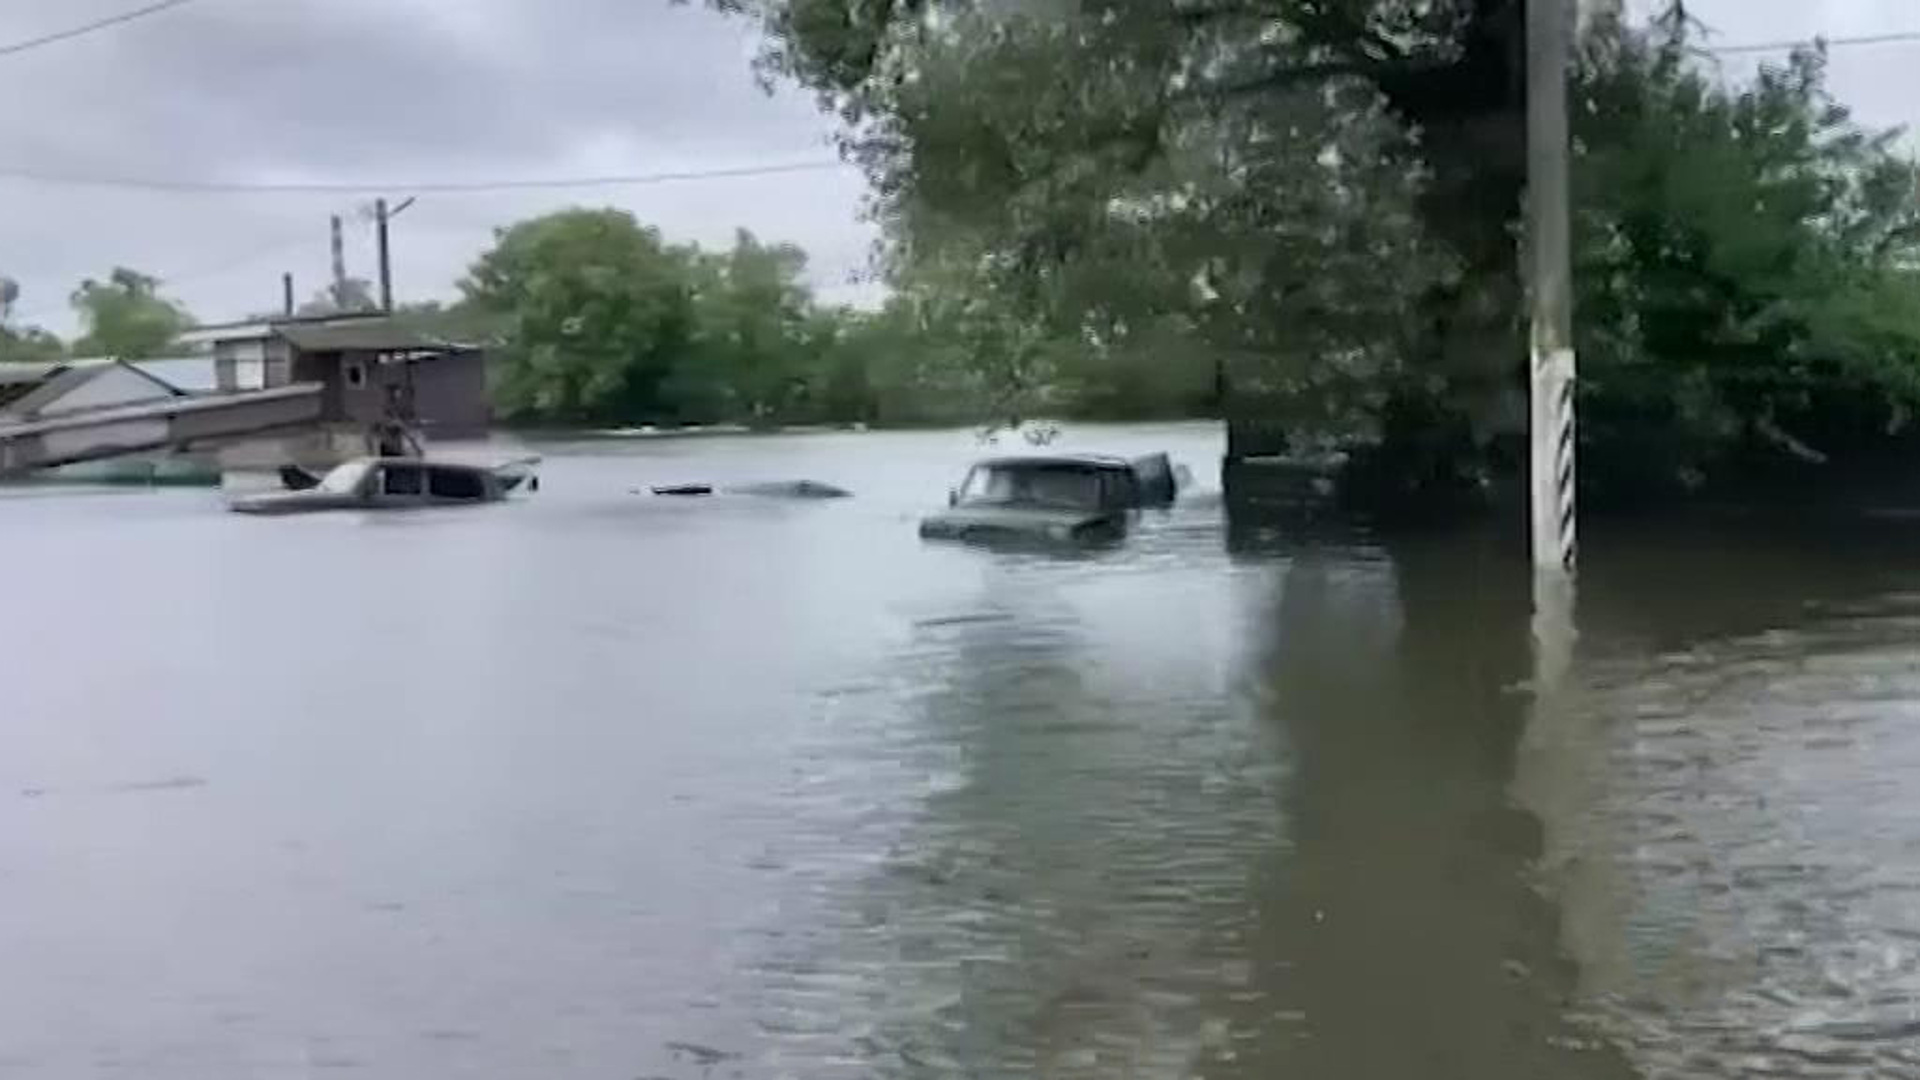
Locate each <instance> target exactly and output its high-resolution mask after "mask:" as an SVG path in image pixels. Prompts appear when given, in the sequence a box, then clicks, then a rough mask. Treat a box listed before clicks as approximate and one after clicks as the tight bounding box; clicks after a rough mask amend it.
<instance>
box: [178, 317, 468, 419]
mask: <svg viewBox="0 0 1920 1080" xmlns="http://www.w3.org/2000/svg"><path fill="white" fill-rule="evenodd" d="M189 339H190V340H197V341H200V342H204V343H208V344H211V346H212V348H213V354H214V362H215V366H216V370H217V372H218V379H219V385H220V387H221V388H222V389H246V388H250V387H253V386H263V387H271V386H283V385H287V384H289V383H298V382H316V383H320V384H322V385H323V386H324V387H325V388H326V390H325V394H324V398H323V406H322V408H323V416H324V417H325V419H326V420H328V421H332V422H336V423H350V424H357V425H361V426H366V427H372V426H375V425H380V424H384V423H387V422H390V421H392V420H395V419H398V420H401V421H403V422H405V423H408V424H411V425H417V426H418V427H419V428H420V429H421V430H423V431H424V432H425V433H426V434H427V435H429V436H430V437H436V438H467V437H472V436H476V435H481V434H484V433H485V432H486V429H487V426H488V423H489V422H490V420H491V410H490V407H489V404H488V399H487V379H486V355H485V353H484V351H483V350H481V349H478V348H475V347H472V346H467V345H461V344H458V343H455V342H450V341H445V340H441V339H439V338H435V337H433V336H431V335H428V334H425V333H422V332H421V331H419V330H417V329H415V328H413V327H411V326H408V325H406V324H404V323H402V322H400V321H398V320H395V319H393V318H390V317H388V316H385V315H378V314H374V315H366V314H359V315H346V316H331V317H327V318H318V319H284V320H273V321H269V322H263V323H249V324H239V325H236V326H232V327H208V328H204V329H202V330H200V331H196V332H194V333H192V334H190V335H189Z"/></svg>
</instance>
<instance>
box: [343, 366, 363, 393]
mask: <svg viewBox="0 0 1920 1080" xmlns="http://www.w3.org/2000/svg"><path fill="white" fill-rule="evenodd" d="M347 385H348V386H354V387H359V386H365V385H367V369H366V368H365V367H362V366H361V365H359V364H348V365H347Z"/></svg>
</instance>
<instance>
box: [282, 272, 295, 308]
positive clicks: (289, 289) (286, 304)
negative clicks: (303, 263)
mask: <svg viewBox="0 0 1920 1080" xmlns="http://www.w3.org/2000/svg"><path fill="white" fill-rule="evenodd" d="M280 310H281V312H282V313H283V314H285V315H286V317H287V318H289V319H291V318H293V274H292V273H284V274H281V275H280Z"/></svg>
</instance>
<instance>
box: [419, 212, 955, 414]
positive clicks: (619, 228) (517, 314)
mask: <svg viewBox="0 0 1920 1080" xmlns="http://www.w3.org/2000/svg"><path fill="white" fill-rule="evenodd" d="M806 263H807V259H806V254H805V253H804V252H803V251H801V250H800V249H799V248H796V247H793V246H791V245H786V244H768V243H763V242H762V241H761V240H759V239H758V238H756V237H755V236H753V235H752V234H751V233H748V232H745V231H741V232H739V233H738V234H737V235H736V236H735V239H734V243H733V246H732V247H731V248H729V249H727V250H726V251H722V252H709V251H703V250H701V249H699V248H697V247H693V246H674V245H669V244H667V243H665V242H664V241H663V240H662V239H661V238H660V236H659V234H658V233H657V232H655V231H654V230H652V229H650V228H646V227H644V226H641V225H640V224H639V223H638V222H636V221H635V220H634V219H633V218H632V216H631V215H629V214H627V213H626V212H625V211H620V210H567V211H562V212H559V213H556V214H550V215H547V216H545V217H540V218H534V219H532V220H529V221H524V222H520V223H519V224H516V225H514V226H512V227H510V228H507V229H504V230H502V231H501V232H500V233H499V234H498V237H497V241H496V243H495V245H494V247H493V248H492V250H490V251H488V252H487V253H485V254H484V255H483V256H482V257H481V258H480V260H479V261H478V262H476V263H475V265H474V267H473V269H472V271H471V272H470V273H469V275H468V277H467V279H466V281H465V282H464V283H463V285H462V289H463V292H464V299H463V300H462V302H461V303H460V304H458V305H455V306H454V307H453V308H451V309H446V310H434V311H423V312H415V313H413V314H412V316H410V317H414V318H416V319H424V320H426V323H425V325H430V326H435V327H438V328H439V330H440V332H443V333H445V334H446V336H451V337H460V338H466V339H476V338H477V339H480V340H486V341H490V342H492V343H494V344H495V346H496V357H497V359H496V362H495V365H494V368H495V370H494V376H495V395H496V405H497V406H498V407H499V409H500V411H501V414H502V415H503V416H505V417H507V418H509V419H512V420H516V421H519V422H523V423H551V424H579V423H605V424H681V423H715V422H736V423H749V424H771V423H825V422H842V423H852V422H862V423H927V422H948V423H965V422H970V421H972V420H974V419H975V418H977V416H978V415H979V406H978V405H977V404H976V394H975V391H976V390H977V383H976V382H975V381H973V380H969V379H966V378H962V377H955V375H954V373H955V372H956V371H958V369H960V368H961V367H962V364H961V361H960V359H959V354H958V350H957V348H956V347H955V346H953V345H952V344H950V343H948V342H946V341H943V340H940V339H938V337H937V336H938V335H940V334H943V333H948V334H950V333H951V326H950V325H949V323H950V320H949V321H948V323H943V322H941V321H940V320H939V319H937V318H931V317H927V316H926V315H925V314H924V313H923V311H922V309H921V307H920V306H919V305H918V304H916V303H915V302H914V300H913V299H912V298H911V297H909V296H906V295H902V296H899V297H896V298H895V299H894V300H893V301H892V302H891V303H890V304H889V305H888V307H887V308H886V309H885V310H883V311H880V312H859V311H854V310H850V309H845V308H837V307H829V306H824V305H822V304H820V303H819V302H818V301H817V300H816V299H815V298H814V296H813V294H812V292H811V290H810V289H809V288H808V287H807V285H806V283H805V276H804V275H805V270H806Z"/></svg>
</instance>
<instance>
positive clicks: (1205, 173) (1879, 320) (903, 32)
mask: <svg viewBox="0 0 1920 1080" xmlns="http://www.w3.org/2000/svg"><path fill="white" fill-rule="evenodd" d="M717 3H718V4H719V6H721V7H723V8H728V9H731V10H735V11H741V12H745V13H747V14H748V15H750V16H752V17H755V18H758V19H759V20H761V21H762V23H763V25H764V27H765V29H766V31H767V42H768V47H767V51H766V53H765V55H764V61H765V63H766V64H767V66H768V67H769V68H770V70H772V71H773V72H775V73H778V74H781V75H785V76H790V77H792V78H795V79H797V80H798V81H799V82H801V83H802V84H803V85H806V86H809V87H811V88H813V89H814V90H816V91H817V92H818V93H819V94H820V95H821V97H822V99H823V101H824V102H826V103H827V104H828V105H830V106H831V107H832V108H833V109H834V110H836V111H837V112H838V114H839V115H840V116H841V117H842V118H843V119H844V120H845V122H846V132H847V135H846V142H847V146H848V149H849V150H850V152H851V153H852V154H853V155H854V156H855V157H856V158H857V160H859V161H860V162H862V163H863V165H864V166H865V167H866V169H867V171H868V173H869V175H870V176H871V177H872V178H873V180H874V182H875V185H876V188H877V190H878V198H877V202H878V209H879V211H880V214H881V217H882V220H883V222H884V223H885V225H886V226H887V228H888V235H889V239H890V241H891V245H892V267H891V269H892V271H893V274H894V278H895V281H896V283H897V284H899V285H900V286H901V287H902V288H903V289H905V290H908V291H913V290H916V289H926V290H930V291H933V292H937V293H939V294H941V295H942V296H943V297H944V299H943V300H942V303H944V304H946V305H947V306H948V307H950V308H954V309H957V310H958V312H959V313H960V321H961V323H962V324H963V325H964V326H966V327H967V331H968V332H967V334H966V335H963V336H965V337H967V338H968V339H969V340H971V341H972V342H974V343H975V347H974V348H972V349H971V350H970V351H969V356H968V359H969V362H970V363H971V365H972V368H973V370H974V371H975V372H976V373H977V374H978V375H979V377H980V379H981V381H982V382H983V383H984V384H985V385H986V386H987V387H989V388H990V392H989V395H988V396H989V397H994V398H996V399H997V400H999V401H1000V404H999V405H997V406H996V407H1003V408H1019V407H1032V406H1031V405H1030V404H1029V405H1026V406H1021V405H1019V404H1017V403H1019V402H1028V403H1030V402H1032V401H1034V400H1035V399H1038V400H1040V401H1042V402H1044V401H1045V399H1046V396H1047V395H1048V394H1049V393H1057V392H1058V391H1059V389H1060V388H1061V387H1062V386H1067V385H1072V384H1074V382H1075V381H1076V379H1078V378H1081V377H1083V376H1086V375H1093V376H1095V377H1100V376H1106V377H1112V376H1113V375H1114V373H1117V372H1121V371H1128V370H1132V371H1134V372H1136V373H1137V374H1139V375H1142V376H1144V375H1147V374H1149V373H1152V374H1163V375H1164V374H1166V373H1168V372H1173V373H1175V374H1174V375H1173V376H1172V377H1170V382H1171V384H1172V385H1171V386H1170V387H1168V388H1165V389H1162V390H1160V391H1157V392H1154V393H1153V395H1152V396H1159V395H1162V394H1171V395H1174V396H1178V395H1180V394H1181V393H1182V392H1183V391H1182V390H1180V389H1179V388H1180V387H1187V386H1191V385H1194V384H1196V383H1197V382H1198V381H1199V379H1198V378H1197V377H1196V376H1195V373H1194V372H1193V371H1192V370H1191V369H1192V368H1193V367H1195V366H1201V367H1214V368H1217V369H1218V370H1220V371H1221V372H1222V373H1223V374H1224V375H1225V376H1226V378H1227V381H1228V382H1230V383H1231V384H1232V385H1233V387H1234V389H1235V395H1234V399H1235V400H1236V401H1238V402H1240V403H1242V404H1243V405H1244V406H1246V407H1249V408H1252V409H1255V410H1257V411H1259V412H1261V413H1263V414H1267V415H1270V416H1275V417H1278V418H1280V419H1283V420H1284V421H1285V423H1286V424H1287V426H1289V427H1290V428H1291V429H1293V430H1295V431H1296V432H1305V433H1315V432H1318V433H1322V434H1327V435H1331V436H1334V437H1337V438H1340V439H1342V440H1344V441H1347V442H1349V443H1351V442H1353V441H1354V440H1356V439H1358V440H1359V441H1360V442H1362V443H1370V444H1374V445H1376V446H1379V447H1380V448H1381V450H1380V452H1379V453H1377V454H1375V455H1374V456H1375V458H1376V459H1377V460H1376V465H1377V466H1378V468H1376V470H1375V475H1396V476H1401V477H1418V478H1420V482H1423V483H1424V482H1429V481H1431V482H1433V483H1436V484H1441V485H1445V484H1449V483H1455V482H1458V481H1460V480H1462V479H1467V478H1470V477H1471V476H1472V475H1474V474H1476V473H1479V472H1480V471H1481V470H1483V469H1484V468H1486V467H1487V465H1488V464H1489V462H1490V461H1494V460H1497V459H1498V457H1499V455H1498V454H1497V453H1495V451H1497V449H1498V441H1497V438H1496V437H1497V436H1498V435H1500V434H1501V433H1502V432H1517V431H1519V430H1520V429H1521V427H1522V425H1523V423H1524V403H1523V399H1522V397H1521V394H1520V391H1521V388H1522V387H1523V386H1524V381H1523V372H1524V336H1523V333H1522V328H1523V326H1524V321H1525V320H1524V312H1523V309H1522V300H1523V294H1522V291H1521V289H1520V287H1519V282H1518V277H1517V273H1516V266H1517V255H1518V252H1519V246H1520V240H1521V231H1522V230H1521V227H1520V226H1521V223H1520V215H1521V211H1522V208H1523V207H1522V196H1523V194H1524V190H1523V189H1524V180H1525V135H1526V126H1525V99H1524V78H1523V74H1524V70H1523V69H1524V55H1525V54H1524V36H1525V35H1524V21H1523V7H1524V5H1523V4H1522V3H1521V2H1520V0H1010V2H1007V0H993V2H987V0H717ZM1692 32H1693V26H1692V24H1691V23H1690V22H1689V21H1688V20H1687V19H1686V17H1685V15H1684V12H1683V11H1680V10H1678V6H1677V5H1676V10H1675V11H1673V12H1671V13H1669V15H1668V16H1667V17H1666V18H1664V19H1662V20H1659V21H1657V22H1656V23H1655V24H1654V25H1653V27H1652V28H1650V29H1648V30H1644V31H1641V30H1634V29H1630V28H1628V27H1626V26H1625V25H1624V24H1623V23H1622V22H1621V21H1620V20H1619V19H1617V18H1605V17H1603V18H1601V19H1600V20H1598V22H1597V23H1596V24H1595V25H1593V26H1591V27H1590V28H1589V29H1588V31H1587V34H1586V38H1585V40H1584V44H1583V48H1582V53H1581V57H1580V60H1581V66H1580V70H1579V72H1578V73H1577V74H1576V76H1575V83H1576V85H1575V87H1574V90H1575V96H1574V101H1575V103H1576V105H1577V106H1578V107H1577V108H1576V109H1575V116H1574V122H1575V129H1576V131H1575V135H1576V143H1577V153H1578V158H1577V162H1576V166H1577V167H1576V176H1577V186H1578V191H1577V192H1576V198H1577V213H1578V222H1577V224H1578V231H1579V236H1578V243H1579V249H1578V252H1577V259H1578V279H1579V289H1580V295H1579V313H1580V314H1579V336H1580V339H1581V346H1582V350H1583V354H1584V357H1585V360H1584V364H1583V368H1582V371H1583V378H1582V383H1581V386H1580V392H1581V395H1582V401H1583V404H1584V406H1585V409H1584V412H1583V417H1584V418H1585V419H1584V425H1583V427H1582V432H1581V437H1582V443H1583V447H1584V449H1585V456H1584V457H1583V466H1584V467H1583V473H1582V476H1583V478H1584V480H1585V481H1587V482H1590V483H1593V484H1594V485H1595V486H1596V487H1598V488H1601V489H1607V490H1612V491H1614V492H1616V493H1625V492H1629V491H1647V490H1663V489H1674V488H1679V489H1691V488H1694V487H1697V486H1698V485H1700V484H1702V483H1706V482H1709V481H1712V480H1717V479H1718V480H1729V481H1732V480H1734V479H1737V478H1738V477H1740V476H1743V475H1758V474H1767V473H1768V472H1769V470H1771V471H1773V472H1774V473H1778V472H1779V471H1780V470H1787V471H1793V470H1802V471H1805V470H1812V471H1814V472H1818V471H1819V470H1820V469H1822V468H1824V467H1827V466H1831V465H1832V464H1833V463H1836V462H1841V461H1853V462H1861V461H1868V460H1881V461H1887V460H1899V459H1900V455H1901V454H1904V453H1908V452H1910V450H1911V448H1910V447H1905V446H1904V443H1903V440H1906V439H1908V435H1907V433H1908V432H1909V430H1910V427H1911V425H1910V421H1909V416H1910V415H1911V413H1912V412H1913V411H1914V408H1915V404H1916V402H1915V400H1914V388H1915V382H1916V378H1920V366H1916V365H1917V363H1920V321H1916V319H1917V316H1920V299H1916V294H1915V292H1914V289H1913V286H1914V284H1915V275H1916V273H1920V261H1916V259H1915V258H1914V255H1915V252H1914V250H1913V238H1914V228H1915V213H1916V209H1915V208H1916V206H1920V203H1916V200H1915V198H1914V194H1915V192H1914V172H1913V167H1912V165H1911V163H1910V162H1909V161H1907V160H1906V159H1905V158H1904V157H1902V156H1900V155H1899V154H1898V153H1897V152H1896V150H1895V148H1894V144H1893V142H1892V137H1891V136H1889V135H1876V134H1871V133H1867V132H1863V131H1861V130H1859V129H1858V128H1857V127H1856V126H1855V125H1853V124H1852V123H1851V122H1850V121H1849V119H1848V117H1847V115H1846V112H1845V110H1844V109H1843V108H1841V107H1840V106H1839V104H1838V103H1837V102H1835V101H1834V100H1833V99H1832V97H1831V96H1830V94H1829V93H1828V92H1827V90H1826V88H1825V85H1824V70H1825V66H1824V57H1823V56H1822V55H1821V54H1820V53H1819V52H1818V51H1817V50H1807V51H1802V52H1800V53H1798V54H1796V55H1794V56H1793V57H1792V58H1791V59H1790V60H1789V61H1787V62H1785V63H1782V64H1775V65H1773V66H1770V67H1767V68H1764V69H1763V70H1762V72H1761V73H1760V75H1759V76H1758V77H1757V78H1755V79H1754V80H1752V81H1751V83H1750V84H1747V85H1735V84H1733V83H1732V82H1730V81H1729V80H1728V78H1727V76H1726V75H1725V74H1724V73H1723V72H1721V71H1719V70H1718V69H1716V68H1714V67H1712V66H1711V65H1710V64H1709V63H1708V62H1706V61H1703V60H1701V59H1700V54H1698V53H1697V52H1696V51H1694V50H1693V49H1692V47H1691V42H1690V41H1689V40H1688V35H1689V34H1691V33H1692ZM1130 365H1132V366H1131V367H1130ZM1116 382H1117V380H1116ZM1509 460H1511V458H1509Z"/></svg>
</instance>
